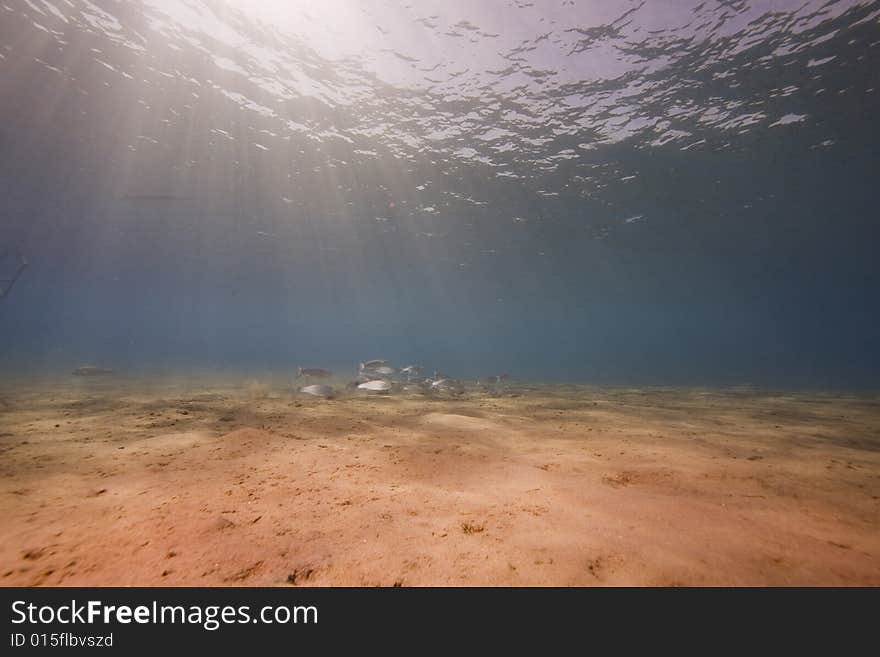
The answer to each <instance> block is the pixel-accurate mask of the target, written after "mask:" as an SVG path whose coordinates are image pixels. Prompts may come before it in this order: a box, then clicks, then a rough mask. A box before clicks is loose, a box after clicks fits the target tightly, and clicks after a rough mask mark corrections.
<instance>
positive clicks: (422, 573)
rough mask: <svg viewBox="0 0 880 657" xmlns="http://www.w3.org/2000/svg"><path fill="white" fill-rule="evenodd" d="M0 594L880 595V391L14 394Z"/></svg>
mask: <svg viewBox="0 0 880 657" xmlns="http://www.w3.org/2000/svg"><path fill="white" fill-rule="evenodd" d="M0 468H2V480H0V501H2V507H0V584H2V585H6V586H11V585H27V586H37V585H44V586H57V585H65V586H67V585H71V586H73V585H84V586H96V585H97V586H105V585H107V586H109V585H146V586H153V585H163V586H175V585H195V586H215V585H249V586H276V585H277V586H291V585H292V586H302V585H306V586H322V585H346V586H373V585H381V586H393V585H403V586H434V585H453V586H458V585H467V586H496V585H505V586H507V585H513V586H519V585H565V586H568V585H576V586H593V585H639V586H675V585H686V586H687V585H690V586H703V585H722V586H727V585H746V586H751V585H875V586H876V585H880V396H878V395H877V394H861V395H857V394H831V393H828V394H821V393H815V392H811V393H779V392H758V391H753V390H744V389H729V390H722V389H719V390H710V389H669V388H640V389H624V388H603V387H587V386H525V385H516V384H514V385H510V386H508V387H507V388H506V389H505V390H503V391H501V392H499V393H497V394H492V393H487V392H480V391H472V392H468V393H467V394H465V395H464V396H462V397H461V398H438V399H433V398H429V397H424V396H421V395H402V396H397V395H392V396H385V397H376V396H372V397H364V396H356V395H347V396H342V397H341V398H339V399H335V400H329V401H325V400H320V399H314V398H301V397H298V396H295V395H294V394H293V393H292V392H291V389H290V387H289V384H288V385H285V384H284V383H283V382H273V381H263V382H260V381H245V380H243V379H242V378H240V377H233V376H226V377H222V378H216V377H215V378H211V379H207V378H190V379H170V378H153V379H140V380H136V379H122V378H119V377H116V376H108V377H85V378H81V377H63V378H57V379H43V380H39V381H37V380H31V381H27V382H17V383H15V384H11V383H9V382H7V384H6V385H5V386H4V387H3V388H2V389H0Z"/></svg>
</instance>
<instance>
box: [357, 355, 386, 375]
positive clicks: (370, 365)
mask: <svg viewBox="0 0 880 657" xmlns="http://www.w3.org/2000/svg"><path fill="white" fill-rule="evenodd" d="M387 364H388V361H387V360H382V359H381V358H377V359H375V360H368V361H364V362H363V363H361V364H360V366H359V367H358V370H359V371H361V372H363V371H364V370H372V369H375V368H377V367H382V366H383V365H387Z"/></svg>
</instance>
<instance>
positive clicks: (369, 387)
mask: <svg viewBox="0 0 880 657" xmlns="http://www.w3.org/2000/svg"><path fill="white" fill-rule="evenodd" d="M357 389H358V390H364V391H366V392H377V393H389V392H391V384H390V383H388V381H383V380H382V379H376V380H375V381H367V382H366V383H361V384H360V385H358V387H357Z"/></svg>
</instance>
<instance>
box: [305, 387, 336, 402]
mask: <svg viewBox="0 0 880 657" xmlns="http://www.w3.org/2000/svg"><path fill="white" fill-rule="evenodd" d="M299 391H300V392H301V393H303V394H306V395H311V396H312V397H323V398H324V399H330V398H332V397H333V396H335V395H336V391H335V390H334V389H333V386H328V385H323V384H315V385H311V386H303V387H302V388H300V389H299Z"/></svg>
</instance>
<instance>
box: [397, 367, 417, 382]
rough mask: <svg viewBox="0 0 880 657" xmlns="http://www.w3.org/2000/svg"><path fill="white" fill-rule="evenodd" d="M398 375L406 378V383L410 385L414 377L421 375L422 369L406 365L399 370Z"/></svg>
mask: <svg viewBox="0 0 880 657" xmlns="http://www.w3.org/2000/svg"><path fill="white" fill-rule="evenodd" d="M400 373H401V374H403V375H405V376H406V382H407V383H411V382H412V379H413V377H414V376H418V375H419V374H421V373H422V368H421V367H419V366H418V365H407V366H406V367H402V368H401V369H400Z"/></svg>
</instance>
